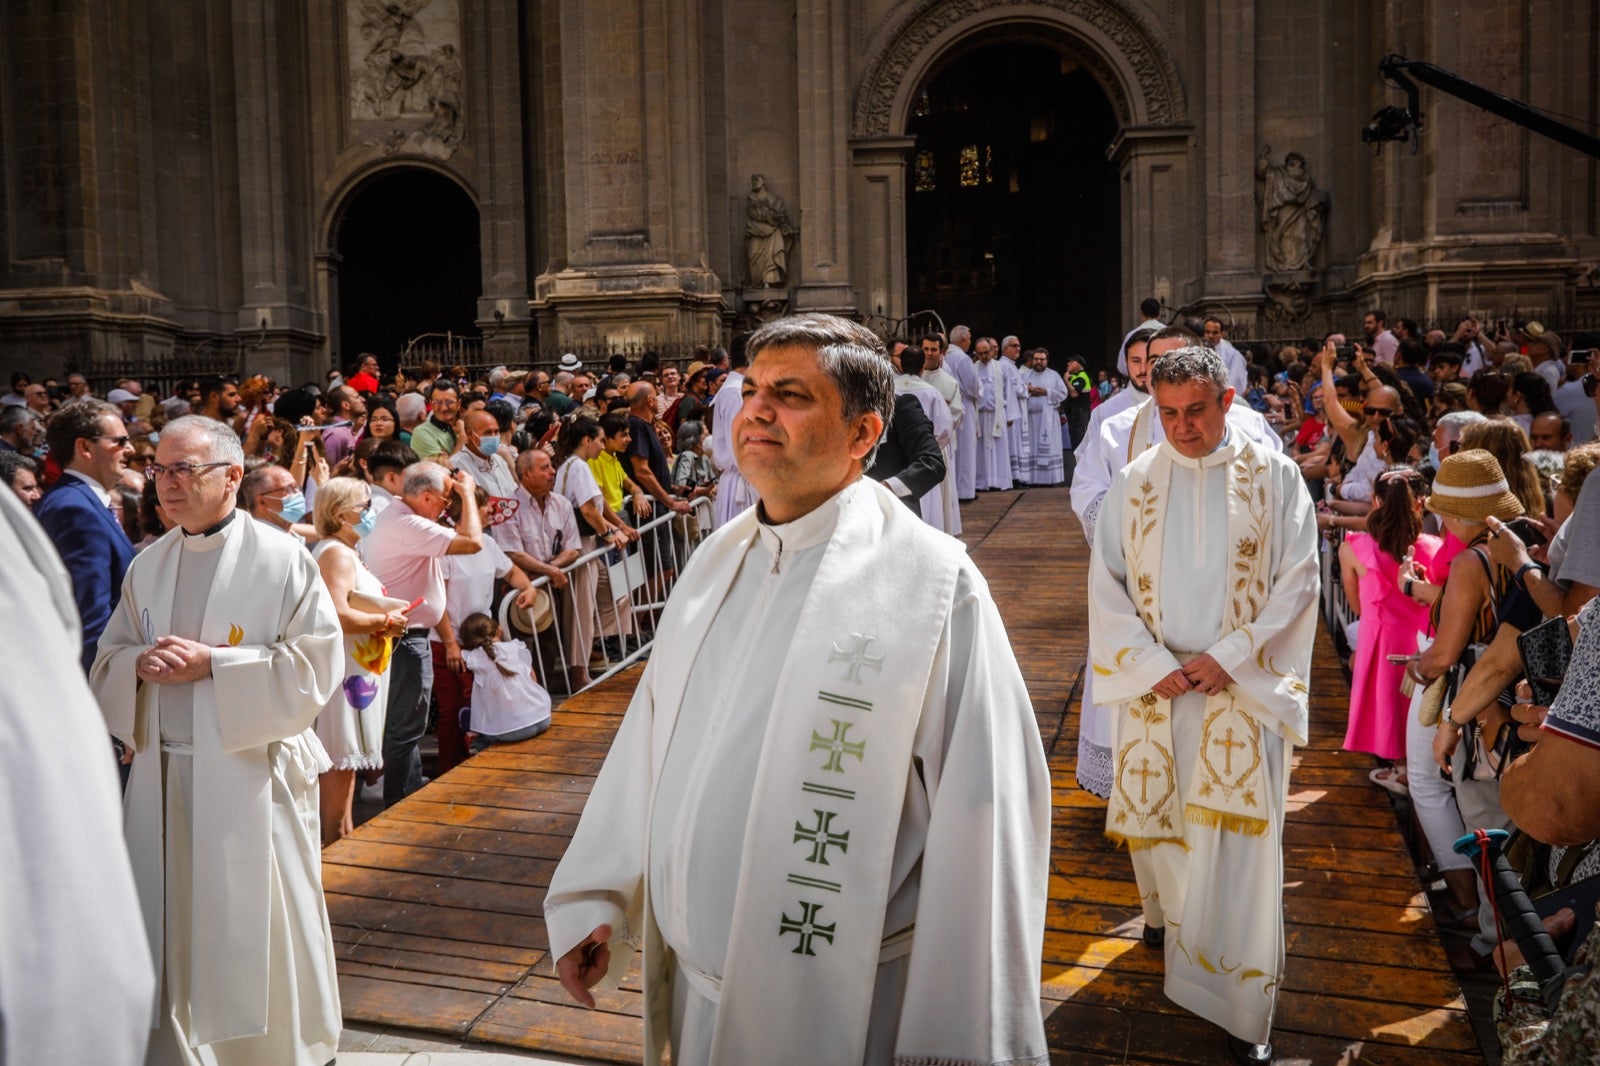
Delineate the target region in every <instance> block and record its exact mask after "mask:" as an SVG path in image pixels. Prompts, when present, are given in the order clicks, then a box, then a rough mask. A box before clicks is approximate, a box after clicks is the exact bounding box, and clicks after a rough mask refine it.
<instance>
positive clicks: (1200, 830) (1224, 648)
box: [1090, 429, 1320, 1042]
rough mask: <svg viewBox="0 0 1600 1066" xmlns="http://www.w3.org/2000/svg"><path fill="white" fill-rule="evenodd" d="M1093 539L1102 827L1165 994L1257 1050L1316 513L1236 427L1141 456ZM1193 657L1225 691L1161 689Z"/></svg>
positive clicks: (1299, 710)
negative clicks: (1201, 445)
mask: <svg viewBox="0 0 1600 1066" xmlns="http://www.w3.org/2000/svg"><path fill="white" fill-rule="evenodd" d="M1100 529H1101V530H1102V532H1103V534H1104V535H1102V536H1100V537H1098V538H1096V543H1095V549H1094V558H1093V563H1092V566H1091V574H1090V588H1091V596H1090V646H1091V648H1092V649H1093V659H1092V667H1093V670H1094V683H1095V696H1096V699H1097V700H1099V701H1101V702H1103V703H1104V704H1106V705H1108V706H1110V707H1112V708H1113V711H1114V716H1115V719H1116V721H1115V729H1114V736H1115V739H1114V741H1113V755H1114V760H1115V769H1114V788H1113V793H1112V797H1111V801H1110V805H1109V807H1108V811H1107V833H1108V835H1110V836H1112V837H1113V838H1115V839H1119V840H1123V841H1126V842H1127V843H1128V844H1129V846H1130V849H1131V850H1132V853H1133V864H1134V869H1135V874H1136V877H1137V879H1138V882H1139V889H1140V893H1141V897H1142V902H1143V905H1144V909H1145V913H1146V919H1147V921H1149V922H1150V924H1152V925H1163V924H1164V925H1167V926H1169V927H1171V928H1170V929H1169V931H1168V935H1167V979H1166V990H1167V993H1168V995H1169V996H1170V997H1171V998H1172V999H1173V1000H1174V1001H1175V1002H1177V1003H1179V1004H1180V1005H1182V1006H1184V1007H1186V1008H1188V1009H1189V1010H1192V1011H1194V1012H1195V1013H1197V1014H1199V1015H1201V1016H1202V1017H1206V1018H1208V1019H1210V1020H1212V1021H1215V1022H1217V1023H1218V1024H1220V1025H1222V1026H1224V1027H1225V1028H1227V1029H1228V1030H1229V1031H1230V1032H1231V1033H1233V1034H1234V1035H1236V1036H1239V1037H1241V1038H1243V1039H1249V1040H1251V1041H1252V1042H1260V1041H1262V1040H1265V1039H1266V1036H1267V1034H1268V1032H1269V1031H1270V1026H1271V1017H1272V1011H1273V1007H1274V1004H1275V993H1276V988H1277V981H1278V977H1279V975H1280V974H1281V971H1282V950H1283V949H1282V915H1281V900H1282V872H1281V830H1282V817H1283V806H1284V800H1285V796H1286V789H1287V780H1286V778H1287V767H1288V762H1289V753H1290V748H1291V746H1292V745H1293V744H1296V743H1304V742H1305V736H1306V730H1307V717H1306V699H1307V695H1308V692H1307V687H1306V679H1307V678H1308V677H1309V669H1310V655H1311V647H1312V641H1313V638H1314V635H1315V628H1316V607H1317V602H1318V591H1319V584H1320V582H1319V575H1318V567H1317V556H1316V544H1317V533H1316V522H1315V512H1314V510H1313V508H1312V505H1311V500H1310V497H1309V495H1308V494H1307V493H1306V491H1305V488H1304V483H1303V481H1302V479H1301V477H1300V475H1299V472H1298V471H1297V470H1296V469H1295V468H1294V466H1293V464H1292V463H1290V462H1288V461H1287V460H1284V459H1283V458H1282V457H1281V456H1279V455H1275V454H1272V453H1270V452H1268V451H1266V450H1265V449H1262V448H1260V447H1259V446H1257V445H1255V444H1254V443H1253V442H1248V441H1244V440H1243V438H1242V436H1241V435H1239V434H1237V433H1235V432H1233V431H1232V430H1231V429H1230V434H1229V439H1228V440H1227V441H1225V443H1224V445H1223V446H1222V447H1221V448H1219V449H1217V450H1216V451H1215V452H1213V453H1212V454H1210V455H1208V456H1205V457H1203V458H1202V459H1200V460H1191V459H1187V458H1185V457H1184V456H1182V455H1181V454H1180V453H1178V452H1177V451H1176V449H1174V448H1172V446H1171V445H1170V444H1165V443H1164V444H1162V445H1161V446H1159V447H1158V448H1154V449H1151V450H1149V451H1146V452H1144V453H1143V454H1141V455H1139V456H1138V457H1137V458H1136V459H1135V460H1134V462H1133V463H1131V464H1130V465H1129V466H1128V467H1127V468H1126V469H1125V470H1124V471H1123V472H1122V473H1120V474H1119V475H1118V476H1117V478H1116V480H1115V481H1114V482H1113V484H1112V487H1111V489H1110V491H1109V493H1108V494H1107V497H1106V501H1105V507H1104V509H1103V510H1102V512H1101V515H1100ZM1112 530H1115V531H1116V532H1117V535H1115V536H1113V535H1111V531H1112ZM1200 654H1209V655H1210V656H1211V657H1212V658H1213V659H1214V660H1216V662H1217V663H1218V665H1219V666H1221V667H1222V668H1223V669H1224V670H1225V671H1227V673H1228V674H1229V676H1230V677H1231V678H1232V679H1233V683H1232V684H1230V685H1229V686H1227V688H1225V689H1224V690H1223V691H1222V692H1221V693H1219V694H1217V695H1214V696H1206V695H1203V694H1201V693H1198V692H1192V691H1191V692H1189V693H1186V694H1185V695H1183V696H1180V697H1179V698H1178V699H1176V700H1170V701H1169V700H1165V699H1161V698H1159V697H1157V696H1155V695H1154V694H1153V693H1152V691H1151V690H1152V688H1153V687H1154V686H1155V685H1156V684H1157V683H1158V682H1160V681H1161V679H1162V678H1164V677H1166V676H1167V675H1168V674H1170V673H1171V672H1172V671H1174V670H1177V669H1179V668H1180V666H1181V665H1182V664H1183V663H1185V662H1188V661H1189V660H1190V659H1192V658H1194V657H1196V656H1198V655H1200ZM1163 844H1167V845H1171V846H1167V847H1162V846H1161V845H1163Z"/></svg>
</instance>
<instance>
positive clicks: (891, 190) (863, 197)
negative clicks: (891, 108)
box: [850, 137, 917, 326]
mask: <svg viewBox="0 0 1600 1066" xmlns="http://www.w3.org/2000/svg"><path fill="white" fill-rule="evenodd" d="M916 146H917V139H916V138H915V137H873V138H865V139H861V140H855V141H851V142H850V158H851V163H852V174H851V180H852V182H853V183H854V187H855V198H854V205H855V213H854V216H853V217H854V219H855V225H854V226H852V227H851V230H852V235H853V240H852V248H851V256H852V261H853V263H854V266H855V276H856V278H857V279H859V288H858V291H859V294H860V300H861V305H860V306H861V313H862V315H864V316H865V320H866V321H867V323H868V324H870V325H874V326H879V325H886V324H888V323H897V322H899V321H900V320H901V319H903V318H905V316H906V312H907V310H908V308H907V307H906V166H907V163H908V161H909V159H910V155H911V151H912V149H914V148H915V147H916Z"/></svg>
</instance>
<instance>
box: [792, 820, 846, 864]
mask: <svg viewBox="0 0 1600 1066" xmlns="http://www.w3.org/2000/svg"><path fill="white" fill-rule="evenodd" d="M811 813H812V814H814V815H816V816H817V824H816V825H814V826H812V827H811V828H809V829H808V828H806V826H805V824H804V823H802V822H796V823H794V839H795V841H797V842H798V841H801V840H804V841H807V842H809V843H810V844H811V857H810V858H808V859H806V862H814V863H819V864H821V865H823V866H827V865H828V849H829V848H838V849H839V850H840V852H846V851H849V850H850V831H849V830H848V829H847V830H845V831H844V832H843V833H835V832H834V831H833V818H834V812H833V811H819V810H817V809H815V808H812V811H811Z"/></svg>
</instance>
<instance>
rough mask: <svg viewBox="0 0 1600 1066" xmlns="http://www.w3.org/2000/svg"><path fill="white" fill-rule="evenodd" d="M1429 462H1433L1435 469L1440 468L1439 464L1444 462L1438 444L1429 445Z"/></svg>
mask: <svg viewBox="0 0 1600 1066" xmlns="http://www.w3.org/2000/svg"><path fill="white" fill-rule="evenodd" d="M1428 462H1430V463H1432V464H1433V468H1434V469H1435V470H1437V469H1439V464H1440V463H1441V462H1443V460H1442V459H1440V458H1439V446H1438V445H1437V444H1430V445H1428Z"/></svg>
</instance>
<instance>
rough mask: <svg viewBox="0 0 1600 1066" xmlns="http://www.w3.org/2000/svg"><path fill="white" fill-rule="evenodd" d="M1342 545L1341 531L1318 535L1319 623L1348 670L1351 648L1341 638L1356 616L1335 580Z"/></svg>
mask: <svg viewBox="0 0 1600 1066" xmlns="http://www.w3.org/2000/svg"><path fill="white" fill-rule="evenodd" d="M1343 543H1344V531H1343V530H1341V529H1328V530H1324V531H1323V534H1322V560H1321V565H1322V620H1323V622H1324V623H1326V625H1327V627H1328V635H1329V636H1330V637H1332V638H1333V647H1334V650H1335V651H1337V652H1338V653H1339V659H1340V661H1341V662H1342V663H1343V664H1344V668H1345V671H1346V672H1348V671H1349V669H1350V657H1351V655H1352V654H1353V653H1354V651H1355V649H1354V648H1352V647H1351V646H1350V641H1349V639H1348V638H1347V637H1346V636H1345V632H1346V628H1345V627H1347V626H1348V625H1349V624H1350V623H1351V622H1353V621H1355V619H1356V614H1355V611H1353V610H1352V609H1351V607H1350V601H1349V600H1348V599H1346V598H1345V594H1344V582H1343V581H1341V580H1340V579H1339V545H1341V544H1343Z"/></svg>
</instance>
